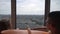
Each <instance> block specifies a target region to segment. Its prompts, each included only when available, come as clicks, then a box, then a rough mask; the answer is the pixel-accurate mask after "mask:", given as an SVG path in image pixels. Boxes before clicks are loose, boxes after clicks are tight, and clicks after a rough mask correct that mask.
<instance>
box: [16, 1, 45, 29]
mask: <svg viewBox="0 0 60 34" xmlns="http://www.w3.org/2000/svg"><path fill="white" fill-rule="evenodd" d="M16 6H17V23H16V27H17V28H20V29H26V28H27V25H28V26H29V27H30V28H39V27H41V26H43V25H44V13H45V0H17V5H16Z"/></svg>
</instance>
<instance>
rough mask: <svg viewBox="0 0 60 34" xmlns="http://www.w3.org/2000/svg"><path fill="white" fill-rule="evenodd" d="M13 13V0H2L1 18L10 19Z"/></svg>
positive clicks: (0, 2)
mask: <svg viewBox="0 0 60 34" xmlns="http://www.w3.org/2000/svg"><path fill="white" fill-rule="evenodd" d="M10 14H11V0H0V20H1V19H9V18H10Z"/></svg>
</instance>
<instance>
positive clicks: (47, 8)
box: [11, 0, 50, 29]
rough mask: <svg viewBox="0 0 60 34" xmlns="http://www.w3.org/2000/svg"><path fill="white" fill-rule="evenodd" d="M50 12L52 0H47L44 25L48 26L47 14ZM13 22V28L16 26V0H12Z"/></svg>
mask: <svg viewBox="0 0 60 34" xmlns="http://www.w3.org/2000/svg"><path fill="white" fill-rule="evenodd" d="M49 12H50V0H45V15H44V26H46V22H45V21H46V19H47V14H48V13H49ZM11 23H12V28H13V29H15V28H16V0H11Z"/></svg>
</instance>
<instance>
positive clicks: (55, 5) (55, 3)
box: [50, 0, 60, 11]
mask: <svg viewBox="0 0 60 34" xmlns="http://www.w3.org/2000/svg"><path fill="white" fill-rule="evenodd" d="M50 9H51V10H50V11H60V0H51V8H50Z"/></svg>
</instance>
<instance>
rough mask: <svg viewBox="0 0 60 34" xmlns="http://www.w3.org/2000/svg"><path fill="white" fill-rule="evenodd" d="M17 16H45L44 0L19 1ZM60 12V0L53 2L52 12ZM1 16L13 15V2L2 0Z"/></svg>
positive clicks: (53, 0) (0, 0)
mask: <svg viewBox="0 0 60 34" xmlns="http://www.w3.org/2000/svg"><path fill="white" fill-rule="evenodd" d="M16 6H17V7H16V8H17V14H19V15H44V9H45V1H44V0H17V5H16ZM55 10H60V0H51V11H55ZM0 14H11V0H0Z"/></svg>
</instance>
